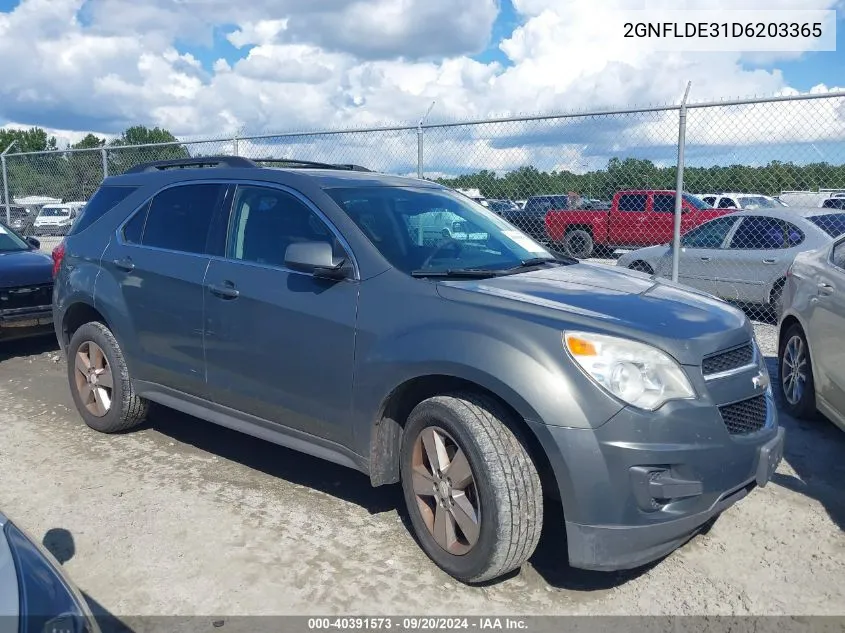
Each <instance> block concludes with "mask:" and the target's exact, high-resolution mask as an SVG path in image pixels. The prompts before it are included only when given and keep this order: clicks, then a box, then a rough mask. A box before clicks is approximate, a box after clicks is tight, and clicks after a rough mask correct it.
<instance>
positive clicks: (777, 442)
mask: <svg viewBox="0 0 845 633" xmlns="http://www.w3.org/2000/svg"><path fill="white" fill-rule="evenodd" d="M783 438H784V430H783V429H782V428H779V429H778V433H777V435H776V436H775V437H774V438H773V439H771V440H769V441H768V442H766V443H765V444H764V445H763V446H761V447H760V451H759V461H758V462H757V485H758V486H760V487H761V488H764V487H765V486H766V484H767V483H769V481H770V480H771V479H772V476H773V475H774V474H775V471H776V470H777V467H778V464H780V462H781V460H782V459H783Z"/></svg>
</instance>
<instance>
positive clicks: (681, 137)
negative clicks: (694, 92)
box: [672, 81, 692, 282]
mask: <svg viewBox="0 0 845 633" xmlns="http://www.w3.org/2000/svg"><path fill="white" fill-rule="evenodd" d="M691 85H692V82H691V81H688V82H687V89H686V90H685V91H684V98H683V99H682V100H681V109H680V111H679V113H678V179H677V181H676V182H675V229H674V232H673V240H672V281H674V282H677V281H678V265H679V263H680V257H681V214H682V213H683V209H684V206H683V205H684V199H683V197H682V196H683V193H684V146H685V145H686V137H687V97H688V96H689V89H690V86H691Z"/></svg>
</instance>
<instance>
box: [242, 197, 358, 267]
mask: <svg viewBox="0 0 845 633" xmlns="http://www.w3.org/2000/svg"><path fill="white" fill-rule="evenodd" d="M231 232H232V239H231V240H229V248H228V253H227V256H228V257H231V258H233V259H239V260H242V261H248V262H255V263H257V264H266V265H268V266H284V265H285V252H286V251H287V247H288V246H290V245H291V244H294V243H298V242H328V243H329V244H331V245H332V246H333V247H334V249H335V256H337V257H343V256H344V254H343V249H342V248H341V247H340V244H338V243H337V240H336V239H335V236H334V234H333V233H332V232H331V231H330V230H329V228H328V227H327V226H326V225H325V223H324V222H323V221H322V220H321V219H320V218H319V217H318V216H317V215H316V214H315V213H314V212H313V211H311V209H309V208H308V207H307V206H306V205H305V204H303V203H302V202H300V201H299V200H298V199H297V198H296V197H294V196H292V195H290V194H288V193H286V192H284V191H281V190H279V189H270V188H266V187H249V186H246V187H238V190H237V193H236V194H235V213H234V224H233V226H232V231H231Z"/></svg>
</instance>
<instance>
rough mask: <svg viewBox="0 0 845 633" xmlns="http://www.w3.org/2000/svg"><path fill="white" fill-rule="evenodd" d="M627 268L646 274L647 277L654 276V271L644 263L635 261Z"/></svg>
mask: <svg viewBox="0 0 845 633" xmlns="http://www.w3.org/2000/svg"><path fill="white" fill-rule="evenodd" d="M628 268H630V269H631V270H638V271H639V272H641V273H646V274H647V275H653V274H654V269H653V268H652V267H651V266H649V265H648V264H647V263H645V262H644V261H639V260H638V261H635V262H634V263H632V264H629V265H628Z"/></svg>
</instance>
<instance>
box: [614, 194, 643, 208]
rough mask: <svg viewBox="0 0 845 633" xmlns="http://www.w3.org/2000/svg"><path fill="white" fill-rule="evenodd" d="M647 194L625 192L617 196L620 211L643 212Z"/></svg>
mask: <svg viewBox="0 0 845 633" xmlns="http://www.w3.org/2000/svg"><path fill="white" fill-rule="evenodd" d="M647 200H648V196H647V195H646V194H644V193H642V194H641V193H626V194H622V195H621V196H619V210H620V211H636V212H640V213H644V212H645V210H646V201H647Z"/></svg>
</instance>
